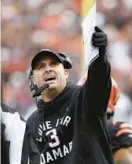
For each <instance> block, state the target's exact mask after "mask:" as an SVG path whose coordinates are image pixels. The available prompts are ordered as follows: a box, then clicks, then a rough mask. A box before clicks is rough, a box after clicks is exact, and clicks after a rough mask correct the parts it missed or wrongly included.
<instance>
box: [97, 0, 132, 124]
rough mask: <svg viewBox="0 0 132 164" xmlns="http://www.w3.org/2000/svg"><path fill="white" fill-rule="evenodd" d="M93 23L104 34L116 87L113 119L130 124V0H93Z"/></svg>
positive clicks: (131, 14) (131, 38)
mask: <svg viewBox="0 0 132 164" xmlns="http://www.w3.org/2000/svg"><path fill="white" fill-rule="evenodd" d="M97 24H98V25H99V26H100V27H102V28H103V29H104V30H105V32H106V33H107V34H108V37H109V46H108V56H109V59H110V62H111V66H112V76H113V77H114V78H115V80H116V82H117V84H118V87H119V90H120V97H119V101H118V104H117V107H116V109H117V110H116V111H115V119H118V120H119V119H122V120H124V121H127V122H129V123H130V124H132V1H131V0H97Z"/></svg>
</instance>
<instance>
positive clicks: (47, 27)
mask: <svg viewBox="0 0 132 164" xmlns="http://www.w3.org/2000/svg"><path fill="white" fill-rule="evenodd" d="M80 3H81V1H80V0H66V1H65V0H57V1H55V0H4V1H2V7H1V9H2V27H1V31H2V47H1V53H2V55H1V57H2V100H3V101H4V102H5V103H6V104H8V105H10V106H11V107H12V108H15V109H17V111H18V112H19V113H20V114H21V115H25V114H26V112H27V110H28V109H29V108H30V107H31V106H32V105H33V104H34V100H33V98H32V97H31V93H30V91H29V87H28V80H27V77H28V75H27V74H28V70H29V67H30V61H31V59H32V57H33V56H34V55H35V53H36V52H38V51H39V50H40V49H42V48H48V49H51V50H55V51H57V52H64V53H67V54H68V55H69V56H70V57H71V59H72V61H74V62H73V69H72V70H71V74H70V80H71V81H74V82H77V80H78V79H79V77H80V71H81V70H80V71H79V69H78V65H80V57H81V46H82V45H81V26H80V24H81V23H80V22H81V4H80Z"/></svg>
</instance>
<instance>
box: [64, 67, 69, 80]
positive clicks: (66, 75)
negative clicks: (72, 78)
mask: <svg viewBox="0 0 132 164" xmlns="http://www.w3.org/2000/svg"><path fill="white" fill-rule="evenodd" d="M64 73H65V77H66V79H68V77H69V70H68V69H65V72H64Z"/></svg>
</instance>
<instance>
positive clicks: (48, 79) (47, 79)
mask: <svg viewBox="0 0 132 164" xmlns="http://www.w3.org/2000/svg"><path fill="white" fill-rule="evenodd" d="M55 79H56V77H55V76H48V77H46V78H45V82H49V81H52V80H55Z"/></svg>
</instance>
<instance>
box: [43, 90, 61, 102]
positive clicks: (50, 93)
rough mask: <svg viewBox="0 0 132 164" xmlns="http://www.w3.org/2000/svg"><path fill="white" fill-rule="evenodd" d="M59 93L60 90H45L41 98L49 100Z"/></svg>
mask: <svg viewBox="0 0 132 164" xmlns="http://www.w3.org/2000/svg"><path fill="white" fill-rule="evenodd" d="M60 93H61V91H46V92H44V93H42V99H43V101H44V102H50V101H52V100H54V99H55V98H56V97H57V96H58V95H59V94H60Z"/></svg>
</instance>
